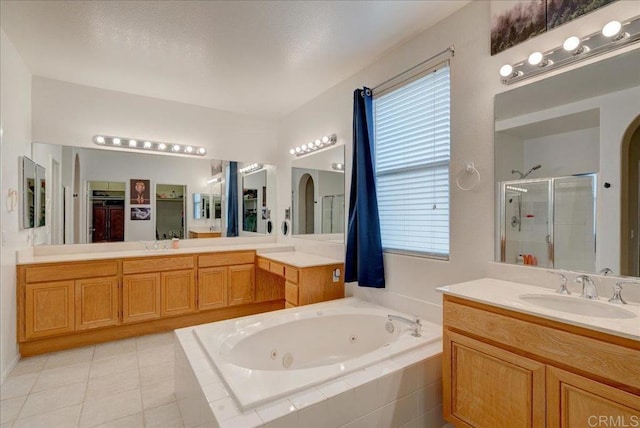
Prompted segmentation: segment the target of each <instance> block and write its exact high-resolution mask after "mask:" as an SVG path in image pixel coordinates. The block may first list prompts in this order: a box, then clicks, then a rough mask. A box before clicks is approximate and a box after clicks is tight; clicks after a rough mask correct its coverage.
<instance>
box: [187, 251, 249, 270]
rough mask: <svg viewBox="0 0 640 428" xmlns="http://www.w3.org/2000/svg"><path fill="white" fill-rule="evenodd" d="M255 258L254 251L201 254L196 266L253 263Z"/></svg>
mask: <svg viewBox="0 0 640 428" xmlns="http://www.w3.org/2000/svg"><path fill="white" fill-rule="evenodd" d="M255 258H256V253H255V252H254V251H239V252H233V253H212V254H203V255H201V256H198V267H201V268H202V267H215V266H230V265H243V264H247V263H254V262H255Z"/></svg>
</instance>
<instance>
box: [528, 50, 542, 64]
mask: <svg viewBox="0 0 640 428" xmlns="http://www.w3.org/2000/svg"><path fill="white" fill-rule="evenodd" d="M543 58H544V56H543V55H542V52H534V53H532V54H531V55H529V59H528V61H529V64H531V65H538V64H540V63H541V62H542V59H543Z"/></svg>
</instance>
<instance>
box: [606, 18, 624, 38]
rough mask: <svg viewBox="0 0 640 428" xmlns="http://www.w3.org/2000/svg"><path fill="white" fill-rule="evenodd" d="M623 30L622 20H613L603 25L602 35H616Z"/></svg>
mask: <svg viewBox="0 0 640 428" xmlns="http://www.w3.org/2000/svg"><path fill="white" fill-rule="evenodd" d="M621 30H622V24H621V23H620V21H611V22H608V23H607V24H606V25H605V26H604V27H602V35H603V36H605V37H615V36H617V35H618V34H620V31H621Z"/></svg>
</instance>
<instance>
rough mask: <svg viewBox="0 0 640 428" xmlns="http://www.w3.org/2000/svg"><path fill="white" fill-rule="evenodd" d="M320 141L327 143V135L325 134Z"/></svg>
mask: <svg viewBox="0 0 640 428" xmlns="http://www.w3.org/2000/svg"><path fill="white" fill-rule="evenodd" d="M322 142H323V143H325V144H327V143H328V142H329V137H327V136H326V135H325V136H324V137H322Z"/></svg>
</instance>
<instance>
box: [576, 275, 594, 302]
mask: <svg viewBox="0 0 640 428" xmlns="http://www.w3.org/2000/svg"><path fill="white" fill-rule="evenodd" d="M576 282H577V283H578V284H582V294H581V297H584V298H585V299H591V300H598V299H599V297H598V289H597V288H596V284H595V283H594V282H593V280H592V279H591V278H590V277H589V276H588V275H578V277H577V278H576Z"/></svg>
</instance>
